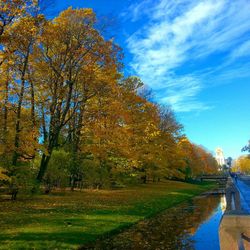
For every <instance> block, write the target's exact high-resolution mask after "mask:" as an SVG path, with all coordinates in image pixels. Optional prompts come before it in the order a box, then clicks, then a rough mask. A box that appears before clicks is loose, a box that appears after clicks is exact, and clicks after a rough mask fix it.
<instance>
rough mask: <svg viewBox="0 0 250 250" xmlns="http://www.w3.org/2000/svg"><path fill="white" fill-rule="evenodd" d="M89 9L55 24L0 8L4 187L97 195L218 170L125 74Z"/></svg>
mask: <svg viewBox="0 0 250 250" xmlns="http://www.w3.org/2000/svg"><path fill="white" fill-rule="evenodd" d="M97 24H98V20H97V17H96V15H95V13H94V12H93V10H92V9H72V8H69V9H67V10H65V11H62V12H61V13H60V14H59V15H58V16H57V17H55V18H54V19H52V20H49V19H47V18H46V16H45V15H44V14H43V13H41V8H40V6H39V1H22V0H15V1H14V0H5V1H1V3H0V73H1V77H0V116H1V122H0V164H1V165H0V185H8V186H9V188H10V189H11V190H12V193H13V196H14V198H15V195H16V193H17V192H18V190H20V189H29V188H31V187H32V188H31V190H33V191H34V187H36V186H40V184H42V186H45V187H46V190H47V192H49V191H50V190H51V189H52V188H53V187H71V189H74V188H76V187H94V188H102V187H108V186H112V185H118V186H119V185H124V183H130V182H138V181H141V182H144V183H146V182H147V181H148V180H153V181H157V180H160V179H162V178H172V179H173V178H178V179H186V180H187V179H190V178H194V177H195V176H197V175H200V174H202V173H213V172H216V171H217V163H216V161H215V159H214V157H213V156H212V155H211V154H210V153H209V152H207V151H206V150H205V149H204V148H203V147H201V146H198V145H195V144H192V143H191V142H190V141H189V140H188V138H187V137H186V136H185V135H184V133H183V127H182V125H181V124H180V123H179V122H178V121H177V120H176V117H175V114H174V112H173V111H172V110H171V108H170V107H167V106H161V105H158V104H157V103H154V102H152V101H150V99H151V98H150V91H148V90H147V89H146V88H145V86H144V84H143V82H142V81H141V80H140V79H139V78H138V77H136V76H124V74H123V71H122V70H123V53H122V49H121V48H120V47H119V46H118V45H117V44H116V43H115V42H114V40H113V39H106V38H105V37H104V36H103V35H102V31H101V30H100V29H98V25H97Z"/></svg>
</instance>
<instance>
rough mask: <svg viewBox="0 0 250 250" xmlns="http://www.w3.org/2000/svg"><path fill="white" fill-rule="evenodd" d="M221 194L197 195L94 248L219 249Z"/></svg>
mask: <svg viewBox="0 0 250 250" xmlns="http://www.w3.org/2000/svg"><path fill="white" fill-rule="evenodd" d="M224 200H225V199H224V196H219V195H218V196H217V195H216V196H215V195H210V196H199V197H196V198H194V199H192V200H190V201H187V202H185V203H182V204H181V205H179V206H176V207H174V208H171V209H168V210H166V211H164V212H162V213H161V214H159V215H158V216H156V217H154V218H152V219H149V220H145V221H142V222H140V223H138V224H137V225H135V226H133V227H132V228H130V229H129V230H127V231H125V232H123V233H120V234H118V235H116V236H114V237H112V238H110V239H106V240H104V241H99V242H97V244H96V246H95V247H94V248H93V249H103V250H105V249H109V250H111V249H119V250H122V249H125V250H127V249H128V250H132V249H133V250H137V249H138V250H141V249H146V250H151V249H155V250H160V249H174V250H176V249H185V250H186V249H197V250H207V249H208V250H217V249H218V250H219V249H220V248H219V235H218V228H219V223H220V219H221V217H222V214H223V210H224V207H225V202H224Z"/></svg>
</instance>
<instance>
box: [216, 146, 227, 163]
mask: <svg viewBox="0 0 250 250" xmlns="http://www.w3.org/2000/svg"><path fill="white" fill-rule="evenodd" d="M215 159H216V161H217V163H218V165H219V166H221V167H222V166H223V165H225V157H224V153H223V150H222V149H221V148H216V150H215Z"/></svg>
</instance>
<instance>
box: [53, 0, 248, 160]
mask: <svg viewBox="0 0 250 250" xmlns="http://www.w3.org/2000/svg"><path fill="white" fill-rule="evenodd" d="M69 6H73V7H90V8H93V9H94V10H95V11H96V12H97V14H98V15H100V16H109V17H110V18H111V19H112V20H113V21H112V23H113V25H114V26H113V27H114V28H113V29H112V31H111V33H112V36H114V37H115V41H116V42H117V43H118V44H119V45H120V46H121V47H122V48H123V50H124V54H125V71H126V73H127V74H131V75H138V76H140V77H141V79H142V80H143V81H144V83H145V84H147V85H148V86H149V87H150V88H152V89H153V90H154V93H155V98H156V99H157V101H158V102H160V103H166V104H170V105H171V106H172V107H173V109H174V110H175V111H176V113H177V117H178V119H179V121H180V122H181V123H183V125H184V127H185V132H186V134H187V136H188V137H189V138H190V139H191V140H192V141H193V142H194V143H197V144H202V145H204V146H205V147H206V148H208V149H209V150H211V151H214V149H215V148H216V147H218V146H220V147H222V149H223V150H224V153H225V155H226V156H232V157H237V156H239V155H240V154H241V152H240V150H241V148H242V146H244V145H245V144H246V143H247V141H248V139H250V61H249V59H250V14H249V13H250V1H249V0H196V1H195V0H109V1H106V0H65V1H59V0H58V1H57V3H56V9H57V10H62V9H65V8H67V7H69Z"/></svg>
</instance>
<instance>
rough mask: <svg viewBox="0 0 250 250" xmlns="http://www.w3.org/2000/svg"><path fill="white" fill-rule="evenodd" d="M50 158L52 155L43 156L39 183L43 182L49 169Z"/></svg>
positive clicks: (38, 178)
mask: <svg viewBox="0 0 250 250" xmlns="http://www.w3.org/2000/svg"><path fill="white" fill-rule="evenodd" d="M50 157H51V156H50V155H45V154H43V155H42V160H41V163H40V169H39V172H38V175H37V178H36V179H37V181H38V182H41V181H42V180H43V177H44V174H45V172H46V170H47V168H48V164H49V160H50Z"/></svg>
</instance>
